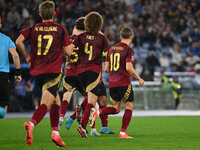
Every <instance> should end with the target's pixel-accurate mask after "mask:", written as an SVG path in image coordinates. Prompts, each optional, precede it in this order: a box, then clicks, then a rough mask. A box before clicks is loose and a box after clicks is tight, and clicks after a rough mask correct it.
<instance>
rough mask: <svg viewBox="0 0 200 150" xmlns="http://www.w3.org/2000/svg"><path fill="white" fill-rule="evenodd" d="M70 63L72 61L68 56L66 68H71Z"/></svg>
mask: <svg viewBox="0 0 200 150" xmlns="http://www.w3.org/2000/svg"><path fill="white" fill-rule="evenodd" d="M69 63H70V60H69V56H66V63H65V67H66V69H70V68H71V66H70V64H69Z"/></svg>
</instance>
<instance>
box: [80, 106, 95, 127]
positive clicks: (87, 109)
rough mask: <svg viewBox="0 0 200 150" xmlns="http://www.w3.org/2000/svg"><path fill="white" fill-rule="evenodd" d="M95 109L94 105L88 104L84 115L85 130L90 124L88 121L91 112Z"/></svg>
mask: <svg viewBox="0 0 200 150" xmlns="http://www.w3.org/2000/svg"><path fill="white" fill-rule="evenodd" d="M93 107H94V105H92V104H89V103H87V105H86V106H85V110H84V113H83V120H82V121H83V122H82V123H83V124H82V126H83V128H85V129H86V126H87V123H88V120H89V116H90V110H91V109H92V108H93Z"/></svg>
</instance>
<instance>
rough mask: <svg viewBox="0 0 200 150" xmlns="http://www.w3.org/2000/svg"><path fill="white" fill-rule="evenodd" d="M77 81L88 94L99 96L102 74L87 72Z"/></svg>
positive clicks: (79, 75) (80, 75)
mask: <svg viewBox="0 0 200 150" xmlns="http://www.w3.org/2000/svg"><path fill="white" fill-rule="evenodd" d="M77 79H78V82H79V83H80V84H81V87H82V88H83V89H84V90H85V91H86V93H88V92H92V93H93V94H95V95H96V96H99V93H100V83H101V82H100V79H101V73H96V72H93V71H85V72H83V73H80V74H78V75H77Z"/></svg>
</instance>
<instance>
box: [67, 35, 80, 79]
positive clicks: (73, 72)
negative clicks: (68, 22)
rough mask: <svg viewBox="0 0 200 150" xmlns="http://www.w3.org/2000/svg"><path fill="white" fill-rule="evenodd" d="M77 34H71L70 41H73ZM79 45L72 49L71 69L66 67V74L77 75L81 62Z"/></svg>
mask: <svg viewBox="0 0 200 150" xmlns="http://www.w3.org/2000/svg"><path fill="white" fill-rule="evenodd" d="M76 36H77V35H71V36H70V37H69V39H70V42H73V41H74V39H75V38H76ZM78 50H79V48H78V47H75V48H73V49H72V53H71V56H70V57H69V65H70V69H66V76H76V75H77V67H78V64H79V56H78Z"/></svg>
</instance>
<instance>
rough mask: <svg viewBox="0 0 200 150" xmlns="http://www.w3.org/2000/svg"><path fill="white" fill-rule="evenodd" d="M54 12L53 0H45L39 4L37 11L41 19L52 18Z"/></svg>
mask: <svg viewBox="0 0 200 150" xmlns="http://www.w3.org/2000/svg"><path fill="white" fill-rule="evenodd" d="M54 12H55V4H54V2H53V1H45V2H43V3H41V4H40V6H39V13H40V14H41V17H42V19H43V20H49V19H53V16H54Z"/></svg>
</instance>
